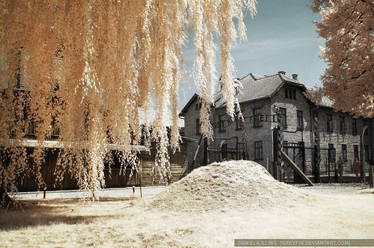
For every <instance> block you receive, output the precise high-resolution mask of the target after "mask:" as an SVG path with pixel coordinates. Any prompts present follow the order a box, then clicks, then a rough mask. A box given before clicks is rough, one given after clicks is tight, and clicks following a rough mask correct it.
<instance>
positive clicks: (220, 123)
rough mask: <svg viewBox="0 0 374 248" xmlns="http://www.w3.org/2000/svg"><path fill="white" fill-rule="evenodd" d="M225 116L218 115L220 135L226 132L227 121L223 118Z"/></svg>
mask: <svg viewBox="0 0 374 248" xmlns="http://www.w3.org/2000/svg"><path fill="white" fill-rule="evenodd" d="M224 116H225V115H224V114H221V115H218V132H220V133H224V132H226V128H225V120H224V119H223V118H222V117H224Z"/></svg>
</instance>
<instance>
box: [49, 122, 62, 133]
mask: <svg viewBox="0 0 374 248" xmlns="http://www.w3.org/2000/svg"><path fill="white" fill-rule="evenodd" d="M51 126H52V133H51V136H52V137H58V136H59V135H60V127H59V126H58V125H57V122H56V121H55V120H52V125H51Z"/></svg>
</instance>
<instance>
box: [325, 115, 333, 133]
mask: <svg viewBox="0 0 374 248" xmlns="http://www.w3.org/2000/svg"><path fill="white" fill-rule="evenodd" d="M333 120H334V118H333V116H332V114H327V118H326V131H327V132H328V133H332V132H334V121H333Z"/></svg>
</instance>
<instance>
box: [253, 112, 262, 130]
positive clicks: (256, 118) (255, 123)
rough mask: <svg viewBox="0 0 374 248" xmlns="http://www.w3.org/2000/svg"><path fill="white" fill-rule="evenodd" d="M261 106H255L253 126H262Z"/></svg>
mask: <svg viewBox="0 0 374 248" xmlns="http://www.w3.org/2000/svg"><path fill="white" fill-rule="evenodd" d="M261 116H262V112H261V108H254V109H253V127H262V122H261Z"/></svg>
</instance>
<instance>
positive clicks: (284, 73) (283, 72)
mask: <svg viewBox="0 0 374 248" xmlns="http://www.w3.org/2000/svg"><path fill="white" fill-rule="evenodd" d="M278 73H279V74H283V75H286V72H285V71H278Z"/></svg>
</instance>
